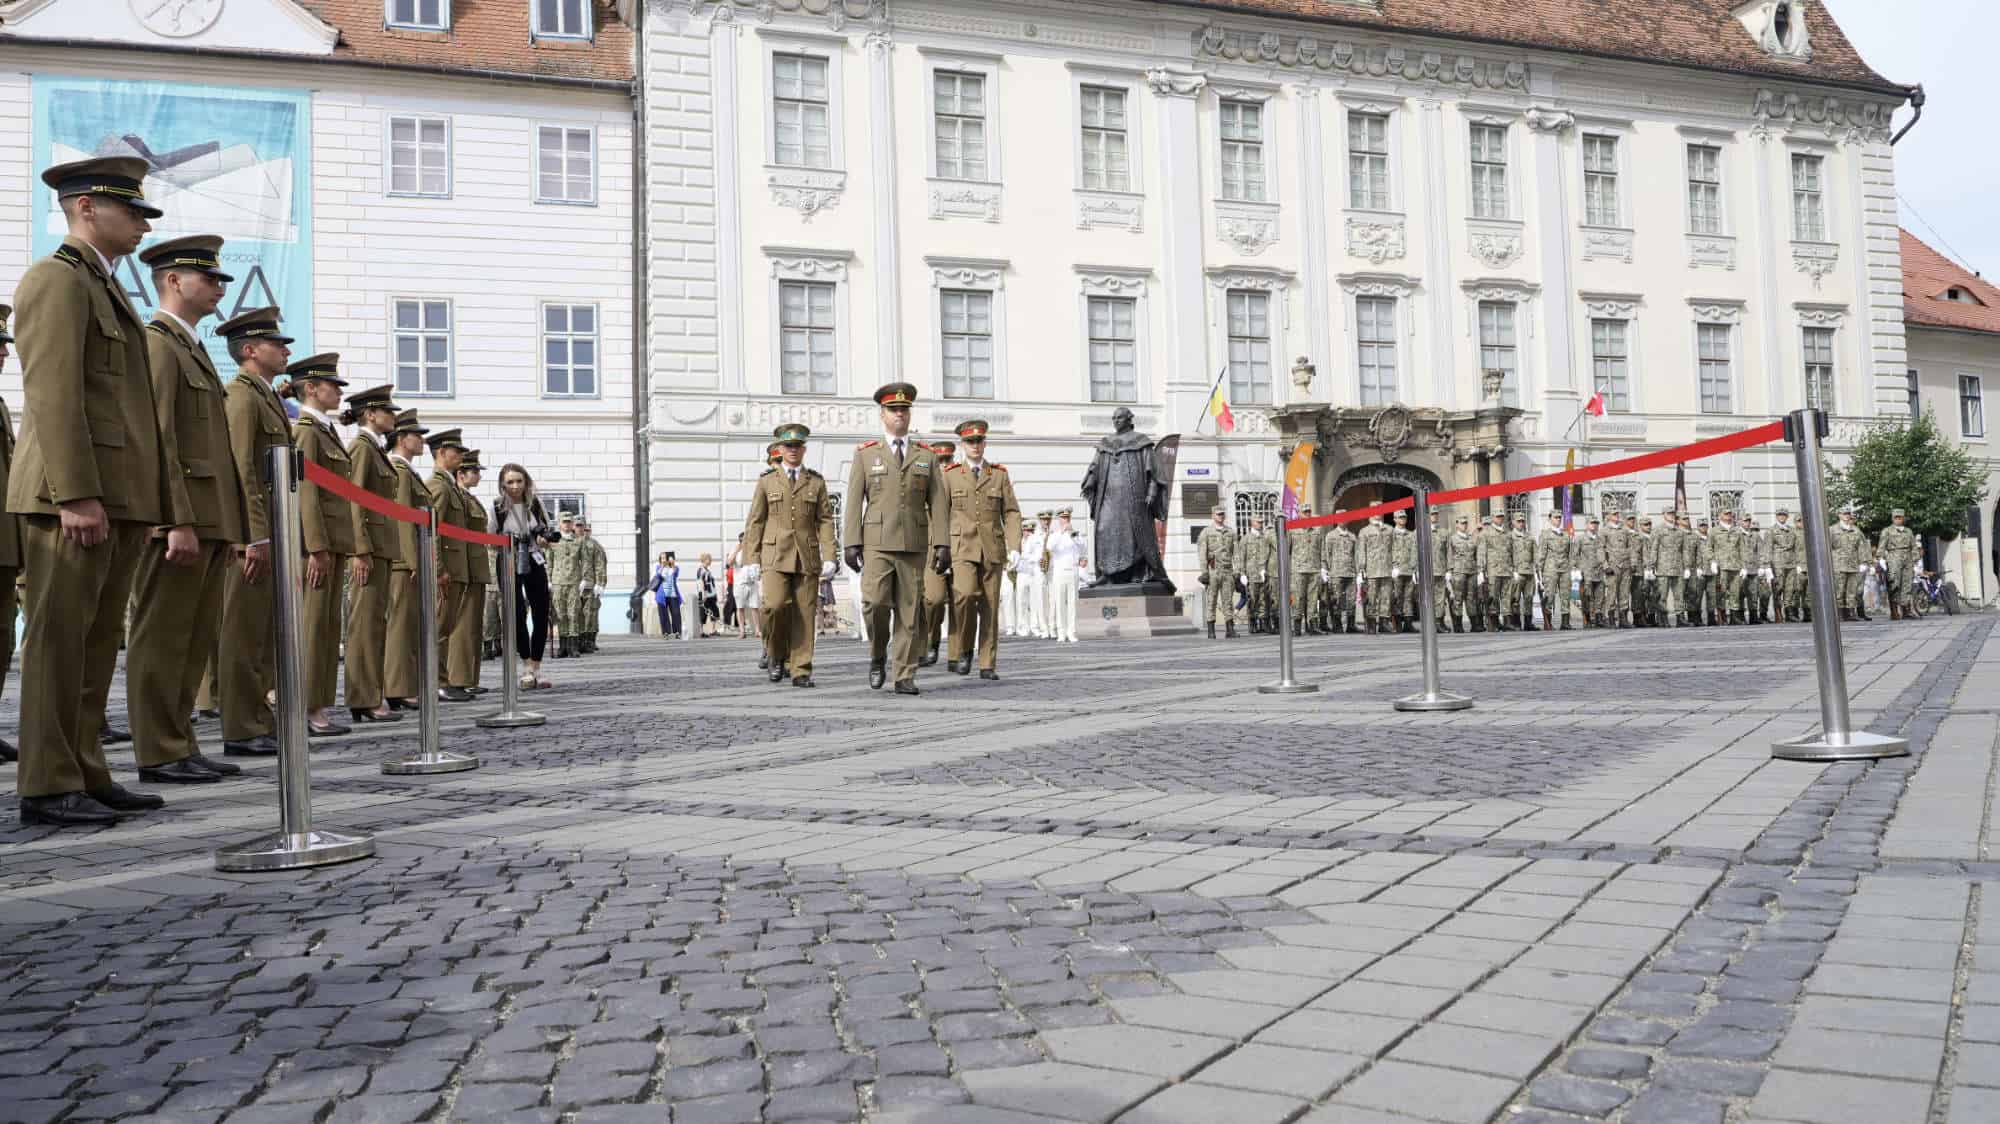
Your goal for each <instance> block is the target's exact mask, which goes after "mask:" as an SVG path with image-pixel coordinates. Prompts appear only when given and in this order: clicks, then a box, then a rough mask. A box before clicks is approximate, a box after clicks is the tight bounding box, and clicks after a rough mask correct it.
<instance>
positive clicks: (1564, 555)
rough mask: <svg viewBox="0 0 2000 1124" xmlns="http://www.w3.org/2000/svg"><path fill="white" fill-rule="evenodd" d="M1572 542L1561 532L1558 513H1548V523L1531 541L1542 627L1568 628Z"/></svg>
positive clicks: (1561, 629)
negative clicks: (1539, 590)
mask: <svg viewBox="0 0 2000 1124" xmlns="http://www.w3.org/2000/svg"><path fill="white" fill-rule="evenodd" d="M1575 545H1576V544H1574V543H1572V542H1571V541H1570V538H1569V536H1568V535H1565V534H1563V529H1562V513H1561V512H1559V511H1551V512H1549V525H1548V527H1547V528H1545V529H1544V530H1543V531H1542V533H1541V536H1540V537H1539V538H1537V539H1536V540H1535V575H1536V576H1537V577H1539V578H1540V579H1541V582H1542V627H1543V628H1549V629H1557V630H1559V631H1562V632H1568V631H1569V582H1570V572H1571V571H1572V570H1574V569H1575V568H1576V564H1575V559H1574V557H1573V550H1574V547H1575ZM1558 622H1560V623H1558Z"/></svg>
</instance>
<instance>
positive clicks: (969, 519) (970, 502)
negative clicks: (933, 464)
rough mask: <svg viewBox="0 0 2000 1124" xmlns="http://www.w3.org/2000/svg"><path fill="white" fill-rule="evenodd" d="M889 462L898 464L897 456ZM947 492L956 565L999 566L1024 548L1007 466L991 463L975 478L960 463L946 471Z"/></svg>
mask: <svg viewBox="0 0 2000 1124" xmlns="http://www.w3.org/2000/svg"><path fill="white" fill-rule="evenodd" d="M889 463H890V464H891V465H893V464H895V463H896V458H895V457H894V455H891V456H890V458H889ZM944 492H945V500H946V502H947V503H948V504H949V505H950V508H951V561H952V565H954V566H955V565H957V564H958V563H960V562H977V563H979V564H981V565H999V564H1001V563H1004V562H1006V561H1007V554H1008V552H1010V551H1014V552H1018V551H1019V550H1020V549H1021V505H1020V503H1019V502H1018V501H1017V500H1015V498H1014V478H1013V476H1012V474H1010V473H1009V472H1008V471H1007V466H1006V465H1004V464H993V463H992V462H990V461H989V462H987V463H986V464H985V465H983V466H982V467H981V468H980V470H979V475H978V476H974V475H973V473H972V466H971V465H970V464H967V463H966V462H964V461H960V462H959V463H957V464H954V465H952V466H951V467H950V468H947V469H945V470H944ZM1042 549H1043V551H1047V550H1048V544H1046V543H1044V544H1043V545H1042ZM1038 564H1039V563H1038Z"/></svg>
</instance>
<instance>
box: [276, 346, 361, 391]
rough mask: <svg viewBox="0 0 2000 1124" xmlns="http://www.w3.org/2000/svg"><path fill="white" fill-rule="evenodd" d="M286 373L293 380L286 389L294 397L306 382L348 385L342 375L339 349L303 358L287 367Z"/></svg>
mask: <svg viewBox="0 0 2000 1124" xmlns="http://www.w3.org/2000/svg"><path fill="white" fill-rule="evenodd" d="M285 374H286V375H288V376H290V378H291V380H292V381H291V382H290V383H288V384H287V385H286V388H285V389H286V391H287V392H288V393H289V394H291V396H292V397H294V398H297V397H298V396H299V391H300V390H301V389H303V388H304V387H305V384H306V383H308V382H311V381H315V380H318V381H323V382H330V383H332V384H333V385H335V386H346V385H347V380H346V379H343V378H341V377H340V353H339V352H337V351H326V352H321V353H320V354H318V355H314V356H310V357H308V358H305V359H301V360H299V361H298V362H296V363H294V364H292V365H291V366H289V367H286V368H285Z"/></svg>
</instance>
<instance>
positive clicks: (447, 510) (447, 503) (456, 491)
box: [424, 429, 479, 702]
mask: <svg viewBox="0 0 2000 1124" xmlns="http://www.w3.org/2000/svg"><path fill="white" fill-rule="evenodd" d="M424 444H426V445H429V446H430V449H431V478H430V480H429V481H428V482H427V484H426V486H427V487H428V488H429V489H430V493H431V510H432V511H435V512H436V513H437V519H438V522H439V523H441V524H442V523H448V524H450V525H451V526H454V527H470V526H472V512H471V509H472V508H475V507H478V506H479V505H478V504H477V503H475V502H473V500H472V498H471V497H470V496H467V495H466V494H465V490H464V489H463V488H460V487H459V486H458V466H459V463H460V462H461V461H463V460H464V459H465V442H464V440H463V438H462V437H461V435H460V432H459V430H457V429H444V430H439V431H438V432H436V433H433V434H431V435H430V436H428V437H426V438H424ZM436 543H437V561H438V564H437V573H438V600H437V628H438V634H437V635H436V636H427V637H425V638H424V642H425V643H427V644H436V645H437V652H438V676H439V678H440V679H445V678H446V677H447V676H448V674H449V673H448V671H447V670H446V668H447V665H448V663H449V662H450V659H451V626H452V625H453V624H454V623H456V622H457V620H458V617H459V614H460V613H462V612H463V611H464V610H465V601H466V593H467V588H466V582H467V580H468V577H469V575H470V574H471V572H472V571H471V566H472V563H471V561H470V559H469V558H468V552H469V548H470V546H471V544H470V543H466V542H461V541H460V540H458V539H454V538H447V537H446V536H444V535H438V536H437V538H436ZM438 697H439V698H441V699H443V700H444V701H446V702H467V701H470V700H471V698H472V692H471V691H467V690H465V689H463V688H460V687H454V686H451V685H450V684H449V683H447V682H440V683H439V684H438Z"/></svg>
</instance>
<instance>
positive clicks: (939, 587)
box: [917, 441, 958, 667]
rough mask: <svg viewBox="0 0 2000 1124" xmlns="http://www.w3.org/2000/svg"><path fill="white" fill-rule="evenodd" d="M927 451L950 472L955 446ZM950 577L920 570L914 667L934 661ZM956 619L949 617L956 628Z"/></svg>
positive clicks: (944, 445) (937, 444) (939, 444)
mask: <svg viewBox="0 0 2000 1124" xmlns="http://www.w3.org/2000/svg"><path fill="white" fill-rule="evenodd" d="M931 452H933V453H936V454H937V458H938V468H939V469H940V470H942V471H945V472H949V471H951V466H952V462H953V461H955V460H957V459H958V445H957V443H956V442H952V441H933V442H931ZM951 603H952V596H951V575H950V574H940V573H938V572H937V571H936V570H925V571H924V636H923V639H924V654H923V655H922V656H920V657H918V659H917V666H918V667H929V666H931V665H932V664H934V663H936V662H938V645H939V644H940V643H941V642H942V641H943V639H944V637H945V631H944V621H945V617H946V616H948V615H951V614H950V613H949V612H948V610H950V608H951ZM957 624H958V618H957V617H956V616H952V625H953V626H954V627H956V626H957Z"/></svg>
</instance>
